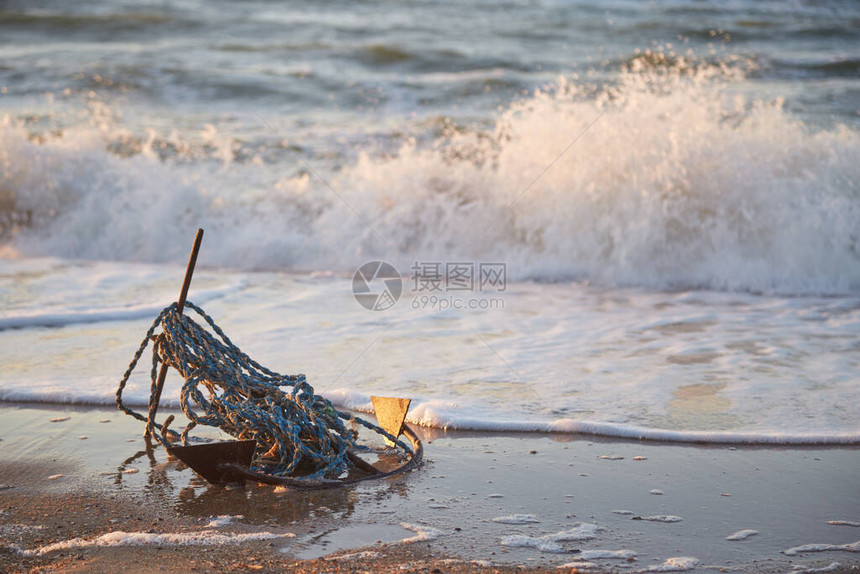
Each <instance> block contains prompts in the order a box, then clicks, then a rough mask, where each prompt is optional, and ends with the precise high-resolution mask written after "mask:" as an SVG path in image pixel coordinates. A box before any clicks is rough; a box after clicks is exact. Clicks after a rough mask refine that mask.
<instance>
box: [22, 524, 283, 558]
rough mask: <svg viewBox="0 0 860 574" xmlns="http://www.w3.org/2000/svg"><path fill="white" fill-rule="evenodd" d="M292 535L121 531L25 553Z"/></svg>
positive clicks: (199, 543)
mask: <svg viewBox="0 0 860 574" xmlns="http://www.w3.org/2000/svg"><path fill="white" fill-rule="evenodd" d="M293 536H295V534H292V533H285V534H273V533H271V532H251V533H245V534H232V533H220V532H212V531H202V532H165V533H162V534H157V533H150V532H123V531H121V530H117V531H115V532H108V533H107V534H102V535H101V536H99V537H97V538H72V539H70V540H64V541H62V542H54V543H53V544H47V545H45V546H41V547H39V548H34V549H32V550H22V551H21V553H22V554H24V555H25V556H42V555H44V554H48V553H49V552H54V551H57V550H72V549H75V548H89V547H92V546H217V545H224V544H242V543H243V542H251V541H255V540H273V539H276V538H291V537H293Z"/></svg>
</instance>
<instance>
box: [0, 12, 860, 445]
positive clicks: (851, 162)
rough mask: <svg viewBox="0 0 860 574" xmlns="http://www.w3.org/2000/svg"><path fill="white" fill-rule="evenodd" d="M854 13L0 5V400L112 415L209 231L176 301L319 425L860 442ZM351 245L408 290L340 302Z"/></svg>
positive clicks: (345, 293)
mask: <svg viewBox="0 0 860 574" xmlns="http://www.w3.org/2000/svg"><path fill="white" fill-rule="evenodd" d="M858 21H860V8H858V7H857V5H856V4H855V3H851V2H823V3H815V4H806V3H796V4H791V5H786V4H785V3H782V2H779V3H769V2H740V1H739V2H731V3H725V2H719V3H717V2H697V3H683V2H666V3H651V4H643V3H639V2H612V3H608V4H606V3H602V2H600V3H599V2H576V3H573V2H571V3H567V2H505V3H497V2H491V3H487V2H477V1H475V2H471V1H470V2H458V3H453V4H449V3H445V2H421V3H399V4H394V5H390V4H377V3H372V2H370V3H352V2H349V3H346V2H335V3H327V4H326V5H325V6H312V7H308V6H304V5H300V4H292V3H285V2H251V3H241V4H237V3H233V2H207V3H203V2H193V1H189V2H180V3H173V4H170V5H163V4H162V3H152V4H147V3H143V4H140V3H137V4H134V5H133V6H132V5H128V4H126V3H123V2H119V1H107V0H102V1H99V2H93V3H88V4H86V5H74V6H71V5H68V4H67V3H63V2H44V3H40V4H39V5H38V6H35V5H31V4H29V3H15V2H12V3H4V5H3V8H2V11H0V114H2V121H0V254H2V259H0V365H2V370H0V400H6V401H44V402H74V403H83V404H111V403H112V401H113V400H114V398H113V395H114V392H115V389H116V384H117V382H118V380H119V377H120V376H121V374H122V372H123V371H124V370H125V368H126V366H127V364H128V361H129V360H130V359H131V356H132V355H133V353H134V351H135V350H136V349H137V346H138V344H139V343H140V339H141V338H142V337H143V335H144V333H145V332H146V329H147V328H148V327H149V325H150V323H151V321H152V320H153V319H154V318H155V316H156V315H157V314H158V312H159V310H160V309H161V308H162V307H164V306H166V305H167V304H169V303H170V302H171V301H173V300H175V298H176V296H177V292H178V288H179V285H180V283H181V278H182V274H183V268H182V264H183V262H184V260H185V259H186V258H187V255H188V251H189V249H190V245H191V239H192V237H193V233H194V230H195V229H196V228H197V227H203V228H205V229H206V236H205V239H204V243H203V250H202V253H201V256H200V260H199V268H198V271H197V273H196V274H195V279H194V283H193V285H192V289H191V294H190V299H191V300H192V301H194V302H196V303H198V304H200V305H202V306H203V307H204V308H205V309H206V310H207V311H208V312H209V313H210V314H211V315H212V316H213V318H214V319H215V320H216V321H217V322H218V323H219V324H220V325H221V326H222V327H223V328H224V329H225V330H226V331H227V333H228V334H229V335H230V336H231V338H232V339H233V340H234V342H236V343H237V344H238V345H239V346H240V347H242V349H243V350H244V351H246V352H247V353H249V354H250V355H251V356H253V357H254V358H255V359H257V360H259V361H260V362H262V363H263V364H265V365H267V366H269V367H270V368H272V369H274V370H277V371H280V372H285V373H297V372H303V373H305V374H307V376H308V380H309V382H310V383H311V384H312V385H313V386H314V388H315V389H316V390H317V391H318V392H322V393H323V394H324V395H325V396H327V397H329V398H331V399H332V400H334V401H335V402H336V403H337V404H340V405H343V406H347V407H352V408H358V409H369V407H370V404H369V396H370V395H371V394H379V395H393V396H406V397H411V398H413V406H412V409H411V411H410V419H409V420H411V421H412V422H415V423H417V424H424V425H431V426H439V427H450V428H471V429H500V430H505V429H507V430H554V431H559V432H591V433H597V434H606V435H613V436H635V437H647V438H656V439H661V438H662V439H673V440H697V441H698V440H701V441H723V442H773V443H856V442H860V425H858V423H857V421H858V420H860V407H858V406H857V405H860V378H858V365H860V343H858V341H860V188H858V180H860V167H858V166H860V108H858V101H860V98H858V95H860V79H858V70H860V53H858V52H857V49H856V46H857V45H858V44H857V40H858V32H857V30H858V26H857V23H858ZM371 261H385V262H387V263H389V264H390V265H391V266H392V267H393V268H394V269H395V270H396V272H397V274H398V276H399V277H400V280H401V282H402V288H401V290H400V293H399V296H396V295H397V294H396V293H393V292H392V291H391V290H390V289H389V291H388V292H387V295H393V296H392V297H390V298H387V299H385V301H384V304H383V300H382V299H379V300H378V301H377V303H379V304H378V305H377V307H378V309H377V310H368V309H366V308H365V307H363V306H362V305H361V302H362V301H361V300H360V299H361V298H359V300H357V299H356V297H355V296H354V291H355V290H356V289H358V291H359V292H361V289H362V285H361V281H362V280H359V281H355V280H354V275H355V273H356V271H357V270H358V269H359V268H360V267H362V265H364V264H365V263H367V262H371ZM374 269H375V267H374ZM454 272H456V277H455V276H454V275H452V273H454ZM484 272H486V273H484ZM469 278H471V282H470V281H469V280H468V279H469ZM366 279H368V280H369V281H368V288H369V289H370V293H371V295H373V294H386V288H391V287H392V285H390V284H388V283H385V282H382V281H380V280H379V278H378V277H376V278H374V277H367V278H366ZM371 299H373V298H372V297H371ZM395 299H396V302H395V303H394V304H393V306H392V305H391V302H392V301H394V300H395ZM364 301H365V302H366V301H367V298H365V299H364ZM371 306H372V305H371ZM147 377H148V372H147V368H146V365H143V366H142V367H141V368H140V369H139V372H138V373H137V374H136V375H135V377H134V378H133V379H132V381H131V383H130V384H129V387H128V389H127V391H126V395H125V396H126V399H127V400H128V401H129V402H131V403H132V404H136V405H144V404H146V401H147V399H148V392H149V391H148V389H149V380H148V378H147ZM164 400H165V402H166V403H168V404H173V405H176V404H177V403H178V382H177V381H176V380H172V379H171V380H169V382H168V386H167V389H166V390H165V395H164Z"/></svg>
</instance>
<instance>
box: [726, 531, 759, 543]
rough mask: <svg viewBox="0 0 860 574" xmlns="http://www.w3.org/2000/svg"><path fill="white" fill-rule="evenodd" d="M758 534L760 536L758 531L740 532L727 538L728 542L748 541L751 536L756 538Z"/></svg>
mask: <svg viewBox="0 0 860 574" xmlns="http://www.w3.org/2000/svg"><path fill="white" fill-rule="evenodd" d="M756 534H758V530H738V531H737V532H735V533H734V534H729V535H728V536H726V540H731V541H735V540H746V539H747V538H749V537H750V536H755V535H756Z"/></svg>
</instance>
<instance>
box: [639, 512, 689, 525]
mask: <svg viewBox="0 0 860 574" xmlns="http://www.w3.org/2000/svg"><path fill="white" fill-rule="evenodd" d="M631 520H647V521H648V522H664V523H667V524H670V523H673V522H681V521H682V520H684V519H683V518H681V517H680V516H674V515H672V514H659V515H656V516H634V517H633V518H631Z"/></svg>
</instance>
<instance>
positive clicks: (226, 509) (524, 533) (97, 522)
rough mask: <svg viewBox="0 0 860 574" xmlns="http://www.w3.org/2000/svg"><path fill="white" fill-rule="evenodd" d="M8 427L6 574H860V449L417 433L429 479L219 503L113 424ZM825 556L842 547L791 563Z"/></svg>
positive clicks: (256, 493) (73, 419)
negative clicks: (656, 572)
mask: <svg viewBox="0 0 860 574" xmlns="http://www.w3.org/2000/svg"><path fill="white" fill-rule="evenodd" d="M0 420H3V421H4V424H3V426H4V431H3V434H2V438H3V440H2V442H0V484H2V488H3V490H2V491H0V501H2V502H0V529H2V533H3V537H2V538H3V539H4V543H3V548H2V551H0V566H2V568H3V569H4V570H8V571H22V572H23V571H47V570H62V571H72V572H74V571H117V570H119V569H122V570H126V571H135V570H136V569H137V570H138V571H144V570H151V569H157V568H162V569H166V570H168V571H190V570H193V571H201V572H203V571H223V570H227V569H239V570H248V571H254V570H263V571H277V570H289V571H295V572H328V571H331V572H337V571H398V572H399V571H406V572H410V571H414V572H418V571H422V572H424V571H431V572H432V571H435V570H438V571H440V572H467V571H468V572H472V571H481V572H484V571H486V572H493V571H499V572H510V571H533V572H540V571H548V570H555V569H557V568H558V567H560V566H565V565H569V566H570V567H571V568H574V567H576V568H579V569H580V570H588V569H589V568H592V569H596V570H597V571H607V572H608V571H623V572H635V571H648V569H649V568H650V569H658V568H664V567H669V566H671V567H684V566H685V565H686V566H689V570H690V571H695V572H710V571H715V572H716V571H740V572H793V571H798V572H799V571H802V569H803V568H805V569H814V568H827V567H831V566H832V565H833V564H834V563H838V564H839V566H838V567H834V568H836V569H835V570H833V571H846V572H847V571H856V569H858V568H860V554H858V553H857V552H856V548H855V547H856V546H857V544H856V541H857V540H858V539H860V528H858V527H857V526H856V524H858V523H860V508H858V506H857V500H858V497H857V494H858V487H857V486H856V480H854V478H855V477H856V475H857V471H858V470H860V468H858V462H857V451H858V450H860V447H857V446H840V447H770V446H769V447H763V446H755V447H753V446H737V447H732V446H726V445H718V446H706V445H678V444H671V443H654V442H641V441H633V440H609V439H600V438H597V437H583V436H578V435H561V434H558V435H549V434H543V433H519V434H516V433H504V434H500V433H478V432H471V433H467V432H446V431H442V430H439V429H420V428H419V429H417V430H418V432H419V434H420V435H421V436H422V438H423V440H424V444H425V449H426V462H425V464H424V465H423V466H422V467H421V468H419V469H418V470H416V471H414V472H411V473H408V474H406V475H404V476H401V477H397V478H394V479H391V480H386V481H381V482H379V483H374V482H370V483H365V484H362V485H361V486H357V487H353V488H348V489H338V490H334V491H321V492H295V491H283V490H281V489H275V488H273V487H271V486H261V485H259V486H258V485H251V484H247V485H245V487H244V488H223V487H213V486H209V485H207V484H206V483H205V482H203V481H202V480H201V479H199V478H198V477H196V476H194V474H193V473H192V471H190V470H189V469H187V468H183V467H182V466H181V465H180V464H179V463H178V462H176V461H172V460H168V459H167V457H166V456H165V454H164V453H163V451H162V450H161V449H160V448H156V449H154V450H150V451H149V452H147V449H146V448H145V443H144V441H143V439H142V437H141V432H142V426H141V425H140V424H139V423H138V422H137V421H134V420H133V419H131V418H130V417H126V416H124V415H122V413H119V412H117V411H115V410H113V409H110V408H107V407H74V406H65V405H33V404H11V403H5V404H2V405H0ZM853 524H854V525H853ZM743 531H755V532H756V533H755V534H749V533H747V534H741V535H740V537H739V539H738V540H734V541H731V540H726V538H727V537H731V535H733V534H737V533H740V532H743ZM111 533H113V534H111ZM122 533H125V534H122ZM75 540H76V541H75ZM69 541H75V542H69ZM809 544H829V545H832V548H831V549H829V550H820V549H819V550H820V551H816V552H807V551H792V549H796V548H797V547H801V546H804V545H809ZM851 544H854V546H850V547H848V546H844V545H851ZM51 545H54V546H51ZM848 549H853V550H854V551H853V552H850V551H848ZM679 558H690V559H695V560H690V561H689V562H687V563H685V562H683V561H680V560H677V559H679ZM588 565H590V567H589V566H588ZM852 569H853V570H852ZM809 571H812V570H809Z"/></svg>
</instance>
